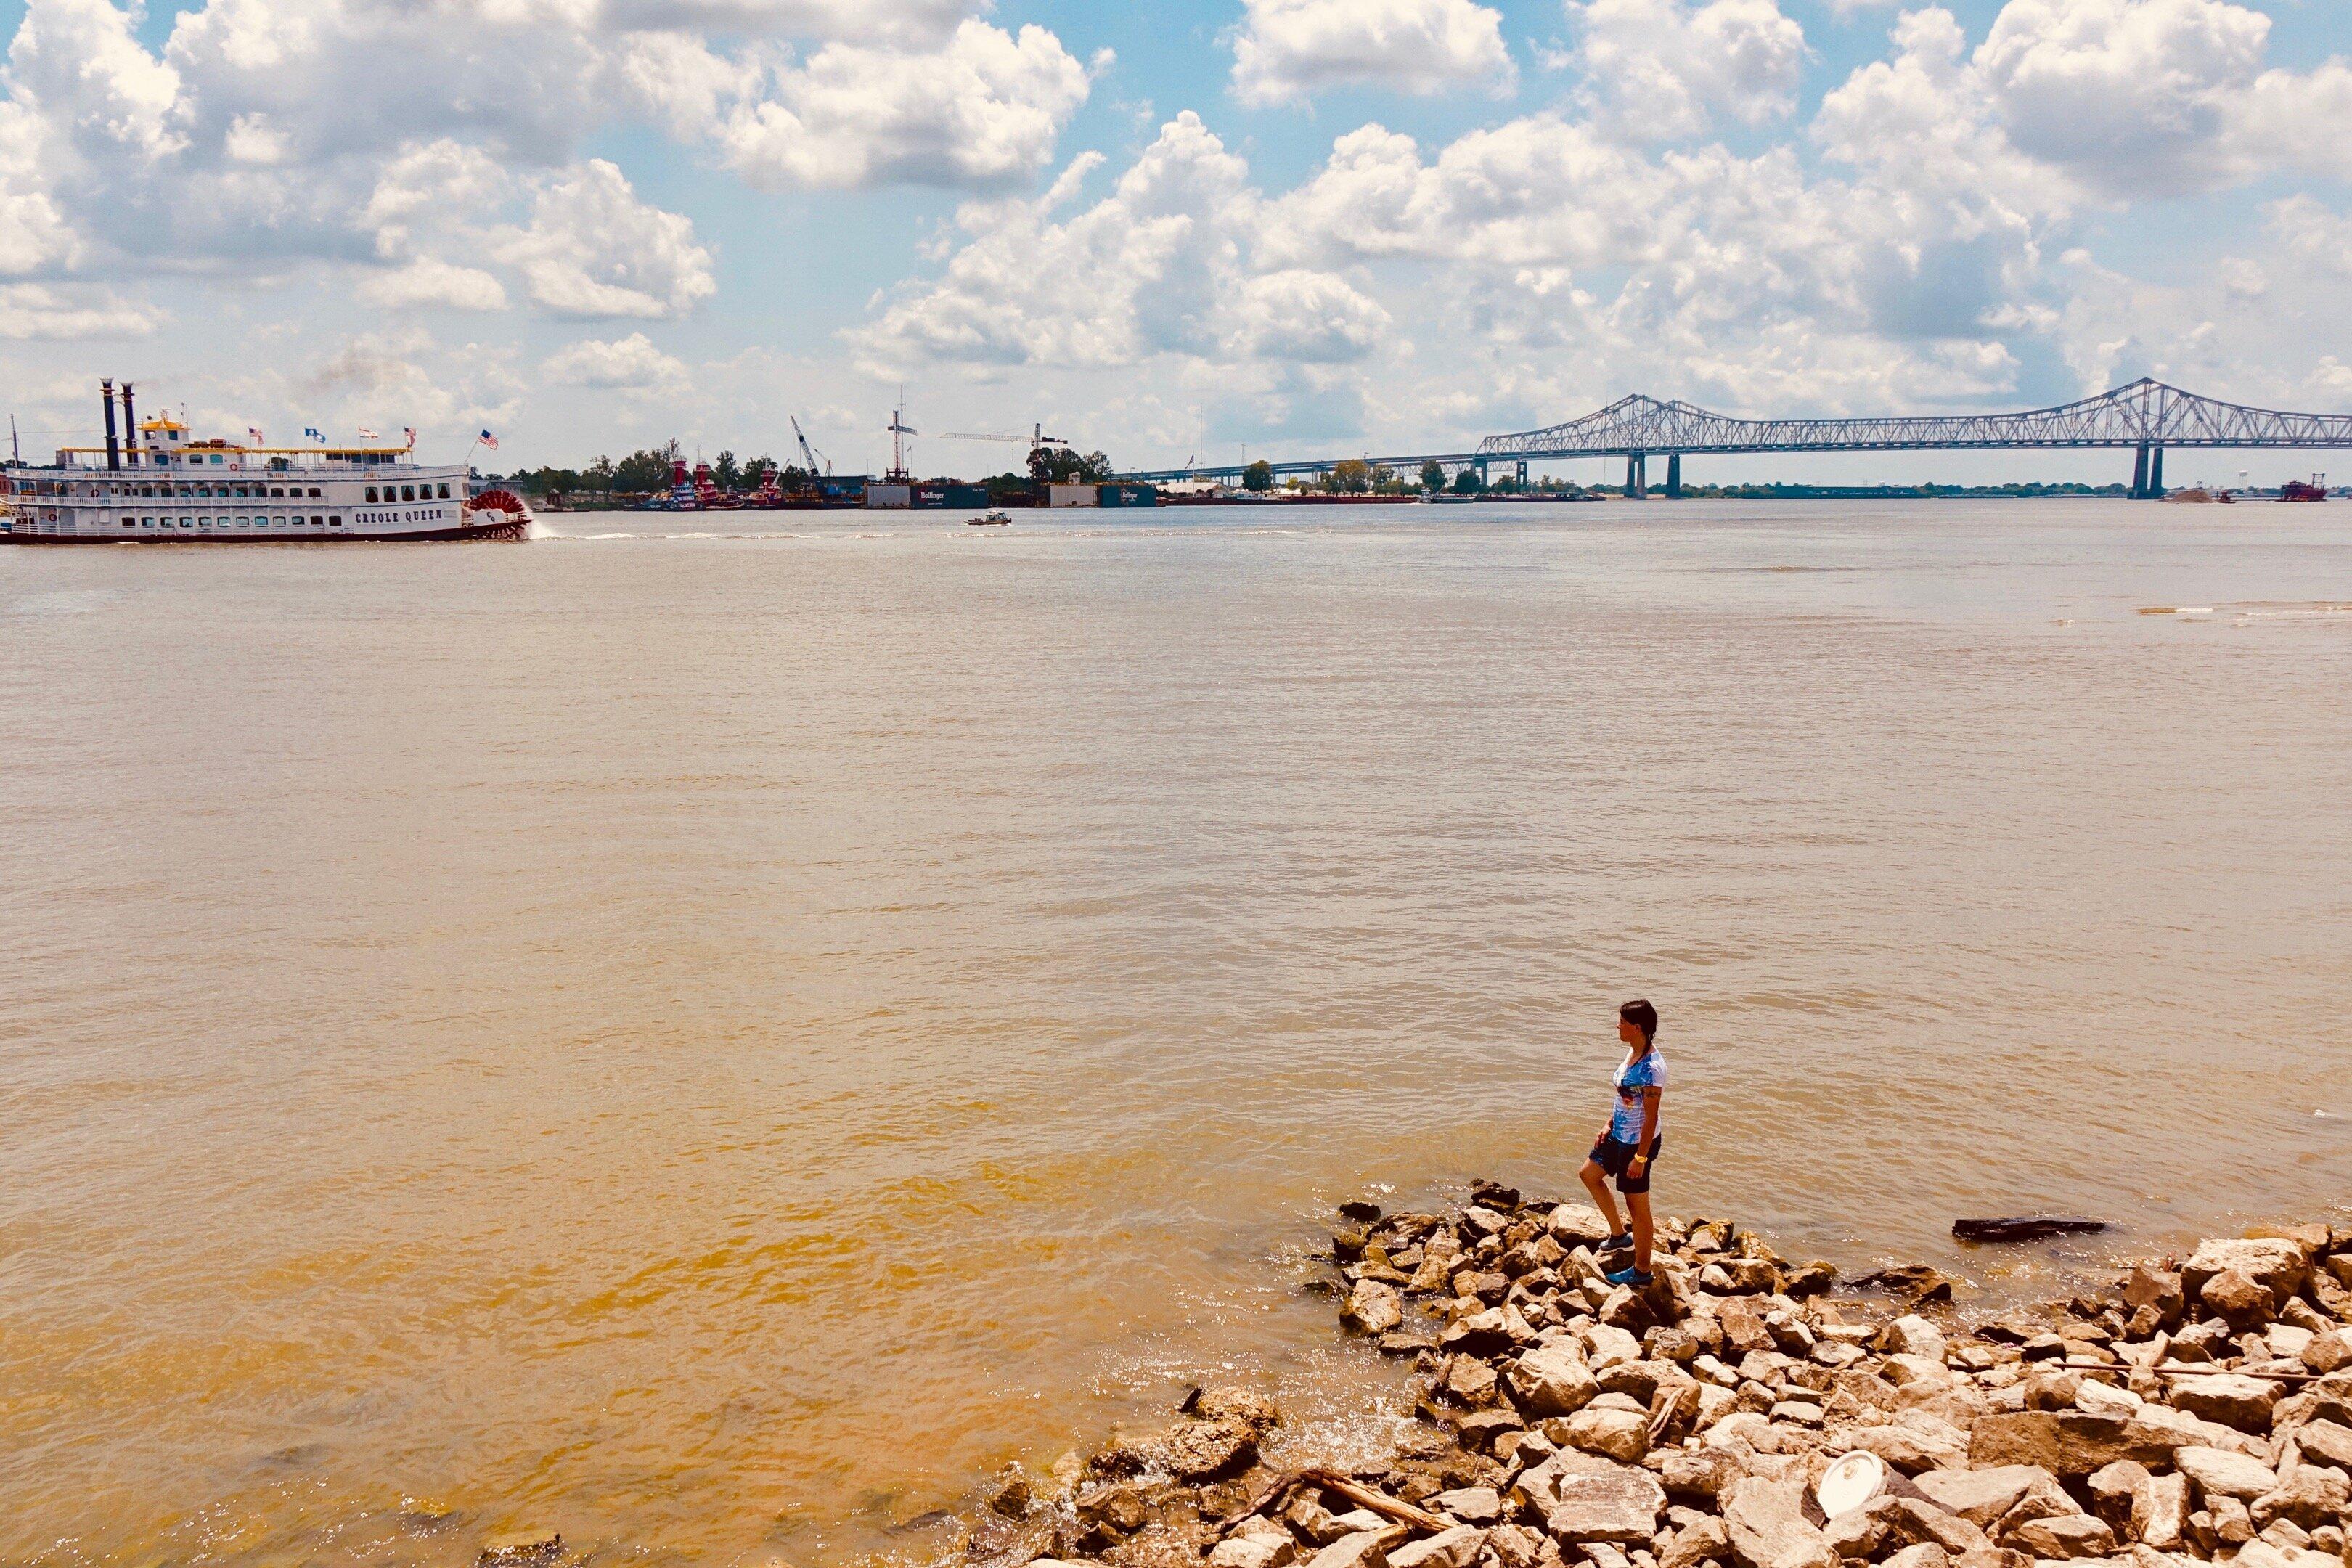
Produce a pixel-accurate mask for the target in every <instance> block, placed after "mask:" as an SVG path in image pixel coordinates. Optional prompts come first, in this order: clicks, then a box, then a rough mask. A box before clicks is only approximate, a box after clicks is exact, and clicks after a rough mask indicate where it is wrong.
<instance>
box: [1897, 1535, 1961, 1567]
mask: <svg viewBox="0 0 2352 1568" xmlns="http://www.w3.org/2000/svg"><path fill="white" fill-rule="evenodd" d="M1951 1564H1952V1555H1951V1553H1950V1552H1946V1551H1945V1550H1944V1549H1943V1548H1942V1547H1940V1546H1938V1545H1937V1544H1936V1543H1935V1542H1932V1541H1923V1542H1920V1543H1919V1544H1918V1545H1916V1546H1906V1547H1905V1548H1904V1549H1903V1550H1902V1551H1900V1552H1896V1553H1895V1555H1894V1556H1892V1557H1889V1558H1888V1559H1887V1560H1886V1563H1885V1568H1951Z"/></svg>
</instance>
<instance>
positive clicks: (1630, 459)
mask: <svg viewBox="0 0 2352 1568" xmlns="http://www.w3.org/2000/svg"><path fill="white" fill-rule="evenodd" d="M1649 456H1650V455H1649V454H1648V453H1647V452H1628V453H1626V454H1625V499H1626V500H1648V499H1649V496H1650V464H1649Z"/></svg>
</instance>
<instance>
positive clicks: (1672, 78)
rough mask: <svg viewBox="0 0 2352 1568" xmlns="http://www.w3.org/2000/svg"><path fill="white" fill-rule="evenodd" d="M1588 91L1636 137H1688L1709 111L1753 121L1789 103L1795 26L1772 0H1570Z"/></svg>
mask: <svg viewBox="0 0 2352 1568" xmlns="http://www.w3.org/2000/svg"><path fill="white" fill-rule="evenodd" d="M1569 12H1570V16H1572V17H1573V18H1574V19H1575V21H1576V23H1577V25H1578V26H1579V27H1580V30H1581V34H1582V45H1581V47H1580V51H1579V63H1580V64H1581V66H1582V67H1583V68H1584V71H1585V74H1586V78H1587V80H1588V84H1589V85H1588V89H1587V91H1588V94H1589V96H1590V97H1591V99H1592V100H1594V101H1595V102H1597V103H1598V104H1600V105H1601V106H1602V107H1603V108H1604V109H1605V110H1608V111H1609V113H1610V116H1611V118H1612V120H1613V121H1615V122H1616V123H1617V124H1619V125H1620V126H1622V127H1624V128H1625V129H1627V130H1630V131H1633V132H1637V133H1638V134H1640V135H1643V136H1645V137H1654V138H1661V139H1665V138H1675V137H1685V136H1696V135H1698V134H1700V133H1702V132H1705V131H1706V130H1707V129H1708V128H1709V127H1710V126H1711V125H1713V123H1714V122H1715V119H1716V117H1717V115H1718V114H1727V115H1729V116H1730V117H1731V118H1732V119H1734V120H1736V121H1740V122H1742V123H1744V124H1748V125H1760V124H1762V123H1763V122H1764V121H1768V120H1771V119H1774V118H1776V117H1778V116H1780V115H1783V114H1786V113H1788V112H1789V111H1790V110H1791V109H1793V108H1794V107H1795V106H1796V93H1797V73H1798V71H1799V69H1800V68H1801V67H1802V66H1803V64H1804V59H1805V32H1804V29H1803V28H1802V27H1801V26H1798V25H1797V23H1796V21H1795V20H1794V19H1793V18H1791V17H1790V16H1786V15H1784V14H1783V13H1782V12H1781V10H1780V6H1779V5H1777V4H1775V0H1709V3H1708V4H1706V5H1688V4H1685V0H1590V3H1589V4H1582V5H1579V4H1577V3H1576V0H1570V4H1569Z"/></svg>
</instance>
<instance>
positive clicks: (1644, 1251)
mask: <svg viewBox="0 0 2352 1568" xmlns="http://www.w3.org/2000/svg"><path fill="white" fill-rule="evenodd" d="M1625 1206H1626V1207H1627V1208H1628V1209H1631V1210H1632V1211H1633V1267H1634V1268H1636V1269H1638V1270H1639V1271H1641V1272H1642V1273H1643V1274H1647V1273H1648V1272H1649V1271H1650V1242H1651V1239H1652V1237H1653V1236H1654V1232H1653V1231H1652V1230H1651V1228H1650V1194H1647V1193H1627V1194H1625ZM1610 1223H1611V1224H1612V1225H1613V1224H1615V1223H1616V1222H1615V1220H1613V1219H1612V1220H1611V1222H1610Z"/></svg>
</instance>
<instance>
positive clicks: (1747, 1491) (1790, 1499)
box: [1723, 1476, 1837, 1568]
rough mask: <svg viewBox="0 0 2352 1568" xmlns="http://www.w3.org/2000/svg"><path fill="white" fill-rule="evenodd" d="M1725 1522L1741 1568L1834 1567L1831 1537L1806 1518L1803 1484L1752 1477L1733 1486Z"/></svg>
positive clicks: (1835, 1560)
mask: <svg viewBox="0 0 2352 1568" xmlns="http://www.w3.org/2000/svg"><path fill="white" fill-rule="evenodd" d="M1723 1525H1724V1529H1725V1531H1727V1533H1728V1534H1729V1536H1730V1538H1731V1553H1732V1556H1733V1558H1734V1559H1735V1560H1736V1561H1737V1562H1738V1563H1739V1565H1740V1568H1835V1564H1836V1562H1837V1556H1836V1553H1835V1552H1832V1550H1831V1548H1830V1543H1829V1538H1828V1537H1827V1536H1825V1535H1823V1534H1822V1531H1821V1530H1820V1529H1819V1528H1818V1527H1817V1526H1815V1525H1814V1524H1813V1523H1812V1522H1811V1521H1809V1520H1807V1519H1806V1518H1805V1483H1804V1482H1803V1481H1801V1480H1785V1481H1769V1480H1765V1479H1762V1478H1760V1477H1755V1476H1751V1477H1749V1478H1748V1479H1746V1480H1743V1481H1741V1482H1739V1483H1738V1485H1736V1486H1734V1487H1733V1488H1732V1489H1731V1493H1730V1496H1729V1497H1728V1498H1727V1499H1726V1500H1725V1501H1724V1505H1723Z"/></svg>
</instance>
